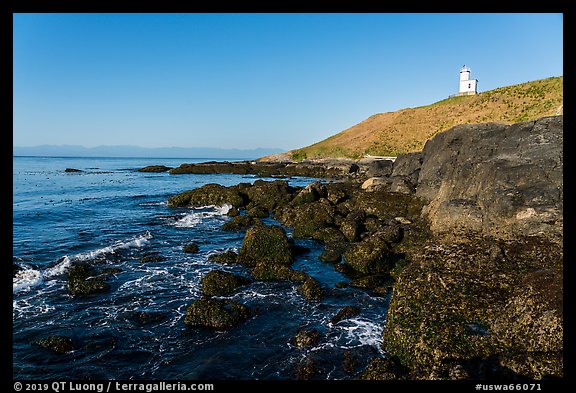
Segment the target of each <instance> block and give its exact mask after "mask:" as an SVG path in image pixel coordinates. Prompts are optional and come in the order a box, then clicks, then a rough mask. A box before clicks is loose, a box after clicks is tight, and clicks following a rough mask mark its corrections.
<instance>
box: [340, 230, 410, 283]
mask: <svg viewBox="0 0 576 393" xmlns="http://www.w3.org/2000/svg"><path fill="white" fill-rule="evenodd" d="M399 259H400V256H399V255H398V254H396V253H395V252H394V251H393V250H392V248H391V247H390V246H389V244H388V242H387V241H386V237H385V236H383V235H381V234H380V233H379V232H377V233H375V234H373V235H371V236H370V237H368V238H366V239H364V240H362V241H361V242H358V243H354V244H351V245H350V247H348V250H347V251H346V252H345V253H344V262H345V264H347V265H348V266H350V267H351V268H353V269H354V270H355V271H357V272H359V273H363V274H379V273H388V272H389V271H390V270H392V269H393V268H394V265H395V264H396V262H397V261H398V260H399Z"/></svg>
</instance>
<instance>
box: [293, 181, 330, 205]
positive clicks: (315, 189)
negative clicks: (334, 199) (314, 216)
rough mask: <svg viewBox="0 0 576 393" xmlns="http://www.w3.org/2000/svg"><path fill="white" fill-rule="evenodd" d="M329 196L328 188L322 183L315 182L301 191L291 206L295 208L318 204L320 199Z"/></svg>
mask: <svg viewBox="0 0 576 393" xmlns="http://www.w3.org/2000/svg"><path fill="white" fill-rule="evenodd" d="M327 196H328V189H327V188H326V186H325V185H324V184H322V183H320V182H313V183H310V184H308V185H307V186H306V187H304V188H303V189H302V190H300V191H299V192H298V193H297V194H296V196H295V197H294V199H292V201H291V202H290V204H291V205H293V206H297V205H303V204H305V203H311V202H316V201H317V200H319V199H320V198H326V197H327Z"/></svg>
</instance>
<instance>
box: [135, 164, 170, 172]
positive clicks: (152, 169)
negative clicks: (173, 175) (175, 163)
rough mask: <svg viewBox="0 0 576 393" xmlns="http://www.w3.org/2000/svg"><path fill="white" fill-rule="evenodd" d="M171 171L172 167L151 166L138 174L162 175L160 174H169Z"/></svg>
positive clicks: (139, 170) (140, 170)
mask: <svg viewBox="0 0 576 393" xmlns="http://www.w3.org/2000/svg"><path fill="white" fill-rule="evenodd" d="M170 169H172V167H169V166H165V165H149V166H145V167H144V168H140V169H138V172H152V173H160V172H168V171H169V170H170Z"/></svg>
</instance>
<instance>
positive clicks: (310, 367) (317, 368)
mask: <svg viewBox="0 0 576 393" xmlns="http://www.w3.org/2000/svg"><path fill="white" fill-rule="evenodd" d="M321 364H322V363H321V362H320V361H319V360H317V359H315V358H314V357H313V356H311V355H308V356H306V357H305V358H304V359H302V360H301V361H300V362H299V363H297V364H296V365H295V366H294V373H295V375H296V379H297V380H310V379H314V378H318V377H319V376H320V375H321V373H322V372H323V371H324V369H323V368H322V367H321Z"/></svg>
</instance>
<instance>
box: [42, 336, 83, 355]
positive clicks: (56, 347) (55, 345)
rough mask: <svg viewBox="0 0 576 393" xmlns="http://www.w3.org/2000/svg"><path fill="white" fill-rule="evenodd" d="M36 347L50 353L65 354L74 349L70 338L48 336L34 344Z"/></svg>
mask: <svg viewBox="0 0 576 393" xmlns="http://www.w3.org/2000/svg"><path fill="white" fill-rule="evenodd" d="M35 343H36V344H37V345H39V346H41V347H43V348H46V349H49V350H51V351H52V352H56V353H59V354H65V353H68V352H72V351H73V350H74V349H75V346H74V342H73V341H72V338H70V337H68V336H59V335H54V336H48V337H45V338H42V339H40V340H38V341H36V342H35Z"/></svg>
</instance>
